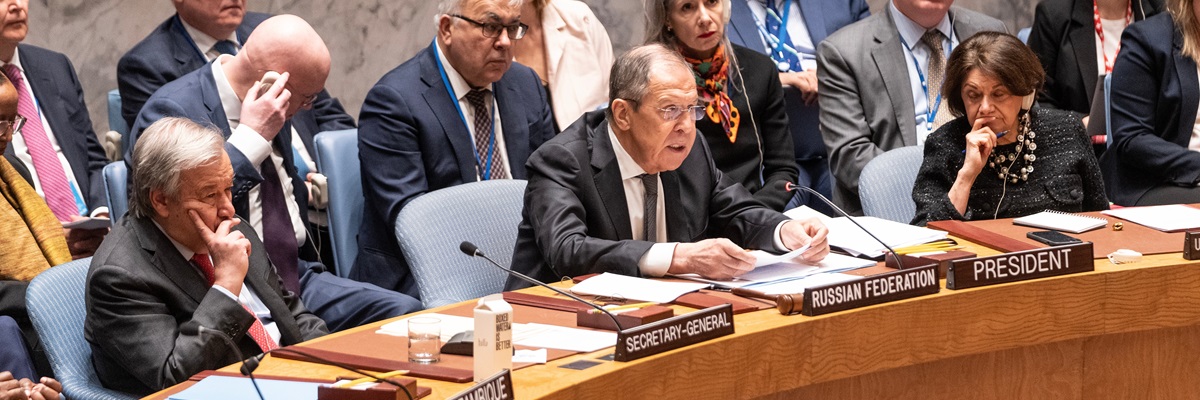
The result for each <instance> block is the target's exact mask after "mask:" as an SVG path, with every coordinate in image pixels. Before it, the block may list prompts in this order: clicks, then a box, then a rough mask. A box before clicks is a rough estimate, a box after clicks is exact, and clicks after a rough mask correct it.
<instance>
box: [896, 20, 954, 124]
mask: <svg viewBox="0 0 1200 400" xmlns="http://www.w3.org/2000/svg"><path fill="white" fill-rule="evenodd" d="M888 12H890V13H892V20H894V21H896V29H897V30H898V31H899V32H900V37H902V38H904V42H905V43H908V47H905V46H903V45H901V46H900V47H902V48H903V51H904V65H905V66H906V67H907V68H908V80H909V83H910V86H911V88H912V96H913V112H914V113H915V115H913V123H914V124H916V127H917V130H916V132H917V144H918V145H923V144H924V143H925V137H927V136H929V134H930V133H933V131H931V130H929V129H928V127H927V126H926V124H925V121H926V119H925V118H926V117H927V115H926V114H927V113H928V112H929V106H930V104H929V101H928V99H927V98H926V97H925V89H923V88H922V87H921V78H920V76H919V75H918V73H917V68H920V69H921V70H920V74H923V75H924V76H925V79H929V74H928V73H927V71H929V52H930V49H929V48H928V47H927V46H925V44H923V43H921V36H924V35H925V28H923V27H921V25H918V24H917V23H916V22H913V21H912V20H911V19H908V17H906V16H904V14H903V13H901V12H900V10H897V9H896V5H895V4H892V3H891V2H888ZM934 29H937V30H938V31H940V32H942V35H943V36H944V37H945V39H942V56H943V57H947V58H949V57H950V52H951V51H952V50H953V49H954V47H955V46H958V38H957V37H956V36H955V35H954V25H953V24H951V22H950V13H948V12H947V13H946V16H944V17H942V22H939V23H938V25H937V26H936V27H934ZM909 47H911V51H910V48H909ZM914 57H915V58H916V59H917V63H918V64H920V65H919V66H917V65H913V58H914ZM942 65H945V64H942ZM930 86H933V85H932V83H930ZM933 97H934V98H937V94H936V93H934V94H933ZM945 101H946V99H945V98H943V99H942V102H945Z"/></svg>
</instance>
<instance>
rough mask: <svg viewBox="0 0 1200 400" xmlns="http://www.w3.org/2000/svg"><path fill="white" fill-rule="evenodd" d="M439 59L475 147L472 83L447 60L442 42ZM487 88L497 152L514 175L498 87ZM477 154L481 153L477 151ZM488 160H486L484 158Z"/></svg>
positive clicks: (506, 170) (505, 171) (508, 171)
mask: <svg viewBox="0 0 1200 400" xmlns="http://www.w3.org/2000/svg"><path fill="white" fill-rule="evenodd" d="M437 56H438V60H440V61H441V63H442V70H444V71H446V77H447V78H449V79H450V87H452V88H454V98H456V99H458V109H460V110H462V113H463V118H466V121H464V122H465V123H466V125H467V132H468V133H470V134H471V148H472V149H474V148H475V107H472V106H471V102H470V101H467V93H469V92H471V85H470V84H468V83H467V80H466V79H463V77H462V74H459V73H458V71H456V70H455V69H454V67H453V66H451V65H450V61H449V60H446V52H445V51H443V50H442V42H440V41H439V42H438V43H437ZM486 89H488V90H491V91H492V128H493V129H494V130H495V131H496V147H495V150H493V151H495V153H494V154H499V155H500V156H501V157H504V165H503V166H504V174H505V175H506V176H508V177H512V168H510V167H509V166H508V164H509V161H508V150H507V149H506V148H505V147H504V128H503V126H502V124H501V123H500V106H499V105H498V104H497V103H496V88H495V85H493V84H488V85H487V87H486ZM442 117H443V118H454V116H452V115H443V116H442ZM475 154H479V153H478V152H476V153H475ZM484 161H485V162H486V160H484ZM476 167H477V168H475V176H476V178H480V176H481V175H480V174H479V171H480V169H479V168H478V166H476Z"/></svg>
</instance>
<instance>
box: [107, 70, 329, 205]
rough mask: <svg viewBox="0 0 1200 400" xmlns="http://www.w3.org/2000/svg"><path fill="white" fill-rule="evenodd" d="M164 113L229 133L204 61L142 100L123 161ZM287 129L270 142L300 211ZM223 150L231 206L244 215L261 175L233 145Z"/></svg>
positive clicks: (299, 184)
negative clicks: (230, 174)
mask: <svg viewBox="0 0 1200 400" xmlns="http://www.w3.org/2000/svg"><path fill="white" fill-rule="evenodd" d="M297 115H299V114H297ZM164 117H183V118H187V119H190V120H192V121H195V122H197V123H200V124H207V125H211V126H213V127H215V128H217V129H218V130H220V131H221V132H222V133H224V134H225V137H226V138H229V136H230V135H232V134H233V129H230V127H229V118H228V117H226V116H225V109H224V108H222V107H221V96H220V94H218V93H217V84H216V81H214V80H213V73H212V69H211V68H209V66H208V65H205V66H204V67H202V68H200V69H197V70H195V71H192V72H191V73H188V74H187V75H184V76H183V77H181V78H179V79H177V80H175V81H173V82H171V83H168V84H166V85H164V86H163V87H162V88H161V89H159V90H158V91H157V92H155V93H154V96H151V97H150V100H149V101H147V102H146V106H145V107H143V108H142V112H141V114H138V119H137V121H136V122H135V123H134V124H133V125H132V128H130V129H129V140H128V143H129V149H130V151H129V152H127V153H126V154H125V163H126V165H129V163H130V161H131V160H133V157H132V156H131V154H132V149H133V146H135V145H136V144H137V138H138V136H140V135H141V133H142V131H144V130H146V128H147V127H149V126H150V124H152V123H154V122H155V121H158V120H160V119H162V118H164ZM294 119H295V117H293V120H294ZM288 129H289V124H284V125H283V128H282V129H280V131H279V134H277V135H275V140H274V141H272V142H271V146H272V147H274V148H275V150H277V151H279V153H280V155H282V156H283V168H284V169H285V170H286V171H287V174H288V176H290V177H291V178H292V194H293V195H294V196H295V197H296V202H297V203H299V207H300V208H298V209H299V210H301V212H303V210H307V209H308V192H307V190H308V189H307V187H306V186H304V179H301V178H300V176H299V175H298V173H297V172H296V165H295V163H294V161H295V160H294V155H293V153H292V135H291V134H290V133H288V132H289V131H288ZM225 150H226V152H228V153H229V161H230V162H232V163H233V207H234V209H236V210H237V214H238V215H240V216H242V217H243V218H245V217H247V216H249V215H250V196H249V194H250V189H253V188H254V187H255V186H257V185H258V184H259V183H260V182H262V180H263V178H262V175H261V174H260V173H259V171H258V167H259V166H258V165H257V164H253V163H251V162H250V160H249V159H247V158H246V156H245V155H243V154H242V152H241V151H239V150H238V149H237V148H235V147H233V145H230V144H228V143H226V144H225ZM131 170H132V169H131ZM130 176H132V174H130Z"/></svg>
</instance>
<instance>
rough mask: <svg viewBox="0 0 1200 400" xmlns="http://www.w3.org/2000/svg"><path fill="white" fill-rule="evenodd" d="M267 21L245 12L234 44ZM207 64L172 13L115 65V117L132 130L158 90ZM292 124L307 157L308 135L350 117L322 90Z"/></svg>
mask: <svg viewBox="0 0 1200 400" xmlns="http://www.w3.org/2000/svg"><path fill="white" fill-rule="evenodd" d="M269 17H270V15H268V14H263V13H255V12H249V13H246V16H245V18H243V19H242V24H241V25H240V26H238V29H237V36H238V40H239V41H241V42H242V43H245V41H246V39H247V38H249V36H250V32H251V31H253V30H254V28H255V27H257V26H258V24H260V23H262V21H263V20H266V19H267V18H269ZM207 63H208V62H207V61H205V60H204V55H203V54H201V53H200V50H198V49H197V48H196V45H195V44H192V39H191V38H190V37H189V36H188V35H187V31H186V30H185V29H184V27H183V22H182V21H180V20H179V16H178V15H175V16H172V17H171V18H168V19H167V20H166V21H164V22H163V23H162V24H160V25H158V27H157V28H154V31H153V32H150V35H149V36H146V38H145V39H142V41H141V42H139V43H138V44H137V45H136V46H133V48H132V49H130V50H129V52H128V53H125V55H124V56H122V57H121V60H120V61H119V62H117V88H118V90H119V91H120V92H121V115H122V116H123V117H125V122H126V123H128V124H129V126H131V127H132V126H134V124H135V122H137V115H138V112H139V111H141V109H142V106H143V105H145V103H146V101H147V100H148V99H149V98H150V96H151V95H152V94H154V92H155V91H156V90H158V88H160V87H162V86H163V85H165V84H167V82H171V81H173V80H176V79H179V78H180V77H182V76H184V75H186V74H187V73H189V72H192V71H195V70H196V69H198V68H200V67H202V66H204V65H206V64H207ZM292 124H293V125H295V126H296V132H297V133H299V134H300V139H301V140H303V141H304V145H305V146H306V148H307V149H308V151H309V152H310V153H312V152H313V151H315V150H314V148H313V143H312V138H313V136H315V135H316V134H317V133H320V132H324V131H333V130H340V129H351V128H354V118H352V117H350V115H349V114H346V110H345V109H343V108H342V103H341V102H339V101H338V100H337V99H335V98H332V97H330V96H329V92H327V91H324V90H322V91H321V93H320V94H318V95H317V98H316V100H314V101H313V107H312V109H311V110H300V112H298V113H296V115H295V116H293V117H292ZM126 142H127V143H128V141H126ZM128 148H129V146H126V149H128ZM127 155H128V154H127Z"/></svg>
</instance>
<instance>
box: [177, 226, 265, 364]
mask: <svg viewBox="0 0 1200 400" xmlns="http://www.w3.org/2000/svg"><path fill="white" fill-rule="evenodd" d="M153 222H154V226H156V227H158V230H159V231H162V233H163V236H166V237H167V240H170V241H171V244H173V245H175V250H178V251H179V254H180V255H182V256H183V259H184V260H188V261H189V263H190V261H191V259H192V257H195V256H196V252H194V251H192V250H191V249H189V248H187V247H186V246H184V245H182V244H180V243H179V242H176V241H175V239H174V238H172V237H171V235H168V234H167V231H166V230H163V227H162V225H159V224H158V221H153ZM208 260H209V263H210V264H211V263H212V257H209V259H208ZM193 267H196V268H193V269H192V270H193V271H195V272H196V274H197V275H199V276H200V278H201V279H206V278H205V276H204V272H203V271H201V270H200V268H199V267H197V266H195V265H193ZM212 287H213V288H214V289H217V291H219V292H221V293H224V294H225V295H226V296H229V298H231V299H233V301H236V302H238V304H241V305H244V306H246V307H248V308H250V312H251V313H254V316H255V318H258V320H259V322H262V324H263V328H265V329H266V330H267V334H268V335H271V340H272V341H274V342H275V344H276V345H278V344H279V338H280V337H281V336H280V333H279V327H278V326H276V325H275V319H274V318H272V317H271V309H269V308H267V304H266V303H263V302H262V299H261V298H259V297H258V294H256V293H254V289H251V288H250V286H246V285H244V284H243V285H242V290H241V291H240V294H238V295H237V296H234V295H233V292H230V291H229V289H226V288H225V287H223V286H220V285H216V284H214V285H212Z"/></svg>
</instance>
